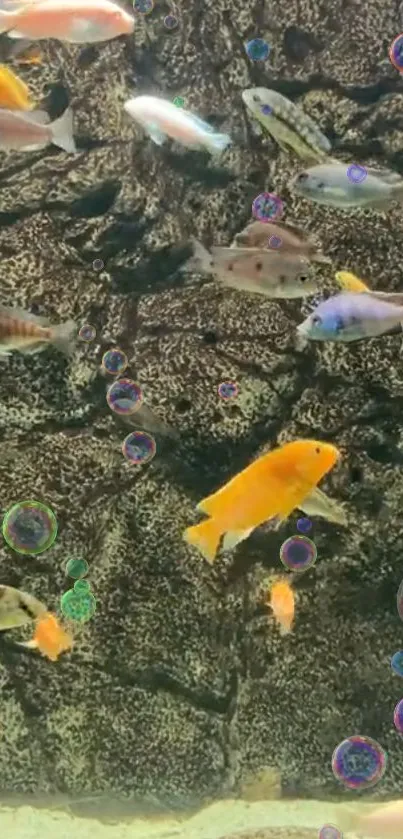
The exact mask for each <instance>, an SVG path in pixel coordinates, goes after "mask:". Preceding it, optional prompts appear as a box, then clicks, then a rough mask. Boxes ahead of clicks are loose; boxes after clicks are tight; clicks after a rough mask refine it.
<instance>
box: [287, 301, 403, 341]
mask: <svg viewBox="0 0 403 839" xmlns="http://www.w3.org/2000/svg"><path fill="white" fill-rule="evenodd" d="M402 324H403V294H390V295H389V294H382V293H368V294H366V293H360V294H336V295H335V296H334V297H329V299H328V300H325V301H323V302H322V303H319V306H317V307H316V309H315V310H314V311H313V312H312V314H311V315H309V317H307V318H306V320H304V321H303V323H301V324H300V325H299V326H298V327H297V332H298V335H299V336H300V337H301V338H306V339H308V340H309V341H339V342H341V343H346V342H349V341H360V340H362V339H364V338H375V337H377V336H378V335H384V334H385V333H387V332H392V331H396V330H397V329H398V328H399V327H400V328H401V327H402Z"/></svg>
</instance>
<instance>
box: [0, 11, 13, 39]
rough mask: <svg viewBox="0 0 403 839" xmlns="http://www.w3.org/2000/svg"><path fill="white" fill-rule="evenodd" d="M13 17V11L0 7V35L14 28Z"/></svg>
mask: <svg viewBox="0 0 403 839" xmlns="http://www.w3.org/2000/svg"><path fill="white" fill-rule="evenodd" d="M15 18H16V14H15V12H12V11H11V12H8V11H6V10H5V9H2V8H0V35H1V34H2V33H3V32H9V31H10V30H11V29H13V28H14V22H15Z"/></svg>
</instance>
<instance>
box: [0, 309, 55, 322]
mask: <svg viewBox="0 0 403 839" xmlns="http://www.w3.org/2000/svg"><path fill="white" fill-rule="evenodd" d="M0 315H4V316H5V317H13V318H18V319H19V320H29V321H31V323H33V322H35V323H36V324H38V326H49V320H48V318H45V317H42V316H41V315H33V314H31V312H27V310H26V309H22V308H21V307H20V306H3V305H2V304H0Z"/></svg>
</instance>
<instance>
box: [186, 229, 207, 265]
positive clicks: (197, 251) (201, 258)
mask: <svg viewBox="0 0 403 839" xmlns="http://www.w3.org/2000/svg"><path fill="white" fill-rule="evenodd" d="M190 244H191V245H192V248H193V256H192V257H191V258H190V259H189V261H188V262H187V264H186V270H187V271H203V272H206V273H210V270H211V268H210V266H211V262H212V259H211V256H210V254H209V252H208V250H206V248H205V247H204V245H202V243H201V242H199V241H198V240H197V239H194V238H193V237H192V238H191V240H190Z"/></svg>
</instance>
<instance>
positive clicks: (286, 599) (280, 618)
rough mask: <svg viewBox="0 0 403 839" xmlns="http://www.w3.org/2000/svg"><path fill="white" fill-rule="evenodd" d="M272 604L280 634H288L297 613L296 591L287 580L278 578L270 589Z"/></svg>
mask: <svg viewBox="0 0 403 839" xmlns="http://www.w3.org/2000/svg"><path fill="white" fill-rule="evenodd" d="M270 606H271V608H272V610H273V615H274V617H275V619H276V621H277V623H278V624H279V627H280V635H288V634H289V633H290V632H291V629H292V625H293V622H294V614H295V597H294V592H293V590H292V588H291V586H290V584H289V583H288V581H287V580H285V579H284V580H278V582H277V583H274V584H273V585H272V587H271V591H270Z"/></svg>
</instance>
